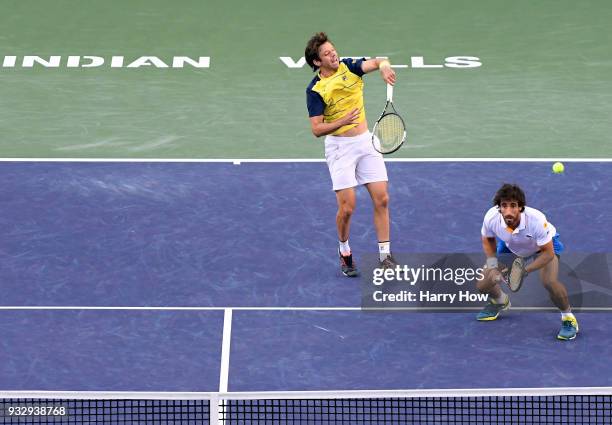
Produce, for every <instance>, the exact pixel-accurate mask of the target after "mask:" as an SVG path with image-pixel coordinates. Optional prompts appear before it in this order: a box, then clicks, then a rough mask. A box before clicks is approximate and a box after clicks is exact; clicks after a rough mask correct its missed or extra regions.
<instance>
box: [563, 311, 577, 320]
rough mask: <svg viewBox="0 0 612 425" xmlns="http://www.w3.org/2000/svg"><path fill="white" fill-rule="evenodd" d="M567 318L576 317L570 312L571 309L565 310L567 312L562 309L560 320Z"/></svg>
mask: <svg viewBox="0 0 612 425" xmlns="http://www.w3.org/2000/svg"><path fill="white" fill-rule="evenodd" d="M569 319H574V320H576V317H574V315H573V314H572V311H571V310H570V311H567V312H564V311H562V312H561V320H569Z"/></svg>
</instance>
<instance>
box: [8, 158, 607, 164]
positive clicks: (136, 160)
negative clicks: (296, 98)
mask: <svg viewBox="0 0 612 425" xmlns="http://www.w3.org/2000/svg"><path fill="white" fill-rule="evenodd" d="M385 161H386V162H557V161H560V162H612V158H385ZM0 162H127V163H130V162H134V163H139V162H144V163H147V162H151V163H153V162H162V163H163V162H167V163H181V162H185V163H231V164H234V165H240V164H241V163H243V162H247V163H301V162H325V159H324V158H222V159H215V158H212V159H206V158H203V159H194V158H174V159H173V158H170V159H168V158H0Z"/></svg>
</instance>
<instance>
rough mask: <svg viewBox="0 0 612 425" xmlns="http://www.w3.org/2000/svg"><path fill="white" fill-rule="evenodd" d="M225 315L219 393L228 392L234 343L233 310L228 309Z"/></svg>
mask: <svg viewBox="0 0 612 425" xmlns="http://www.w3.org/2000/svg"><path fill="white" fill-rule="evenodd" d="M224 311H225V314H224V315H223V344H222V345H221V372H220V377H219V392H220V393H226V392H227V383H228V381H229V361H230V343H231V341H232V309H231V308H226V309H225V310H224Z"/></svg>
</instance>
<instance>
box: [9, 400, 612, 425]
mask: <svg viewBox="0 0 612 425" xmlns="http://www.w3.org/2000/svg"><path fill="white" fill-rule="evenodd" d="M224 396H225V395H224ZM232 397H239V395H232ZM37 408H38V410H36V409H37ZM54 409H55V410H54ZM0 423H2V424H108V425H115V424H117V425H119V424H120V425H135V424H139V425H140V424H142V425H144V424H147V425H161V424H168V425H195V424H198V425H200V424H212V425H230V424H232V425H233V424H236V425H247V424H266V425H281V424H308V425H328V424H357V425H365V424H407V425H408V424H415V425H416V424H418V425H446V424H448V425H457V424H470V425H472V424H474V425H479V424H482V425H485V424H498V425H499V424H611V423H612V395H610V394H604V395H595V394H589V395H586V394H583V395H538V396H527V395H525V396H523V395H520V396H474V397H472V396H469V397H468V396H456V397H446V396H444V397H381V398H378V397H377V398H318V399H313V398H300V399H293V398H286V399H276V398H275V399H234V398H232V399H221V400H219V399H217V398H215V397H212V398H208V399H204V398H202V399H193V400H138V399H132V400H125V399H120V400H119V399H117V400H115V399H111V400H108V399H104V400H89V399H33V398H32V399H24V398H19V399H15V398H13V399H1V400H0Z"/></svg>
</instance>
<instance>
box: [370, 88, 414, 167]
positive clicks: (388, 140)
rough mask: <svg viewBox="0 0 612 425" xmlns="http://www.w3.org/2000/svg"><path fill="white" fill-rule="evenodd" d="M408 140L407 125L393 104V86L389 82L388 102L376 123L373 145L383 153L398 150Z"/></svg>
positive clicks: (373, 132)
mask: <svg viewBox="0 0 612 425" xmlns="http://www.w3.org/2000/svg"><path fill="white" fill-rule="evenodd" d="M404 140H406V126H405V125H404V120H403V119H402V117H400V116H399V114H398V113H397V110H396V109H395V107H394V106H393V86H392V85H391V84H387V104H386V105H385V109H384V110H383V112H382V114H381V115H380V117H379V118H378V120H377V121H376V123H375V124H374V130H373V131H372V145H373V146H374V149H376V150H377V151H378V152H380V153H382V154H385V155H387V154H391V153H393V152H395V151H397V150H398V149H399V148H401V147H402V145H403V144H404Z"/></svg>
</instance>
